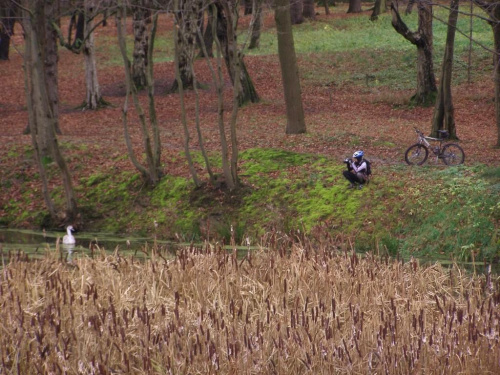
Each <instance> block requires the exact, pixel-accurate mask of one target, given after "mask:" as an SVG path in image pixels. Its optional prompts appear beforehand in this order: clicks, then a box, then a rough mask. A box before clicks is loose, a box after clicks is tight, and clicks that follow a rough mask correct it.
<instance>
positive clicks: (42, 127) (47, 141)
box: [23, 0, 78, 222]
mask: <svg viewBox="0 0 500 375" xmlns="http://www.w3.org/2000/svg"><path fill="white" fill-rule="evenodd" d="M51 5H52V4H50V3H49V2H47V1H40V0H38V1H36V2H34V1H31V2H26V3H25V4H24V7H25V9H26V10H25V11H24V17H23V19H24V21H23V23H24V30H25V33H26V40H27V41H26V48H27V51H26V57H27V61H26V72H27V79H26V86H29V88H30V89H29V91H30V95H28V97H27V100H28V109H29V110H31V111H30V114H29V116H30V119H31V120H32V121H30V127H31V133H32V139H33V145H34V148H35V152H36V153H37V156H36V159H37V164H38V166H39V171H40V175H41V178H42V186H43V189H44V192H43V194H44V198H45V200H46V203H47V206H48V209H49V212H50V214H51V216H52V219H53V220H56V219H59V220H62V221H64V222H74V221H75V220H76V219H77V218H78V208H77V204H76V199H75V195H74V191H73V186H72V181H71V175H70V173H69V169H68V167H67V165H66V162H65V160H64V158H63V157H62V154H61V152H60V150H59V146H58V143H57V137H56V133H55V129H56V124H57V121H58V119H57V117H54V112H53V109H52V106H51V103H50V100H51V99H50V96H49V92H48V90H49V85H48V84H47V81H48V80H47V73H46V69H47V65H46V64H44V63H43V62H44V61H45V59H46V58H47V56H46V53H47V49H46V48H44V47H45V45H44V43H46V41H47V38H46V35H45V31H47V23H48V20H50V19H51V18H52V17H53V13H51V12H52V11H53V8H51ZM28 49H29V50H28ZM41 146H43V147H46V151H47V154H44V153H43V150H42V149H41ZM47 156H49V157H52V158H53V159H54V161H55V162H56V164H57V166H58V168H59V171H60V173H61V178H62V181H63V187H64V192H65V200H66V209H65V212H64V214H63V215H61V216H59V217H57V218H56V217H55V216H56V210H55V208H54V204H53V201H52V200H51V198H50V195H49V193H48V185H47V176H46V173H45V166H44V164H45V163H43V158H44V157H47Z"/></svg>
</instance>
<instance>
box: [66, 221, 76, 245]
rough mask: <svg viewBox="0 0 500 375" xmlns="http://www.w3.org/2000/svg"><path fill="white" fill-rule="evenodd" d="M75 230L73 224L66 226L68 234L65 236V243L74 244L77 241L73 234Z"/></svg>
mask: <svg viewBox="0 0 500 375" xmlns="http://www.w3.org/2000/svg"><path fill="white" fill-rule="evenodd" d="M73 230H74V229H73V226H71V225H70V226H68V227H67V228H66V232H68V234H67V235H65V236H64V237H63V244H66V245H72V244H74V243H75V237H73V235H72V234H71V232H72V231H73Z"/></svg>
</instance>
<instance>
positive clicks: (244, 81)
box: [215, 0, 260, 106]
mask: <svg viewBox="0 0 500 375" xmlns="http://www.w3.org/2000/svg"><path fill="white" fill-rule="evenodd" d="M215 6H216V8H217V38H218V40H219V42H220V43H221V46H222V51H223V55H224V60H225V62H226V67H227V70H228V72H229V75H230V77H231V81H232V83H233V86H234V87H238V103H239V105H240V106H241V105H243V104H245V103H248V102H251V103H257V102H258V101H259V100H260V99H259V95H258V94H257V91H256V90H255V86H254V84H253V82H252V79H251V78H250V75H249V74H248V71H247V68H246V66H245V62H244V61H243V57H242V54H241V52H240V51H239V49H238V44H237V43H236V25H237V19H236V18H237V15H236V14H235V13H233V11H234V9H232V8H231V6H230V5H229V4H228V2H227V1H226V0H222V1H219V2H217V3H216V4H215ZM234 60H238V61H236V62H235V61H234ZM235 66H237V67H239V69H238V72H236V71H235V70H234V67H235ZM236 80H239V82H238V84H237V85H236Z"/></svg>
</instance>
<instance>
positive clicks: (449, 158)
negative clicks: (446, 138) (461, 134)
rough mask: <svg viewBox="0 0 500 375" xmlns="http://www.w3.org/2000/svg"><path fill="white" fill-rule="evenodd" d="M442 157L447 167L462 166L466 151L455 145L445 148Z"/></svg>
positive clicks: (448, 145)
mask: <svg viewBox="0 0 500 375" xmlns="http://www.w3.org/2000/svg"><path fill="white" fill-rule="evenodd" d="M440 157H441V159H442V160H443V162H444V163H445V164H446V165H460V164H463V162H464V161H465V153H464V150H462V147H460V146H459V145H457V144H455V143H448V144H447V145H446V146H444V147H443V151H442V152H441V155H440Z"/></svg>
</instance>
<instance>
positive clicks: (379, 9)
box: [370, 0, 387, 21]
mask: <svg viewBox="0 0 500 375" xmlns="http://www.w3.org/2000/svg"><path fill="white" fill-rule="evenodd" d="M386 8H387V7H386V1H385V0H375V5H374V6H373V12H372V15H371V16H370V20H372V21H375V20H377V19H378V16H380V15H381V14H382V13H385V11H386Z"/></svg>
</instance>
